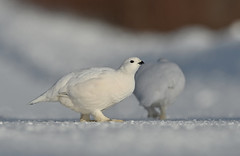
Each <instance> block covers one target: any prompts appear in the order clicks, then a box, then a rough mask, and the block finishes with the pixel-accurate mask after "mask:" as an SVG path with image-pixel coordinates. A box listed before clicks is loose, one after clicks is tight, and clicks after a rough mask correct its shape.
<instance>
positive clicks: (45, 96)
mask: <svg viewBox="0 0 240 156" xmlns="http://www.w3.org/2000/svg"><path fill="white" fill-rule="evenodd" d="M47 101H49V98H48V97H47V92H45V93H43V94H42V95H40V96H39V97H37V98H36V99H34V100H33V101H31V102H29V105H33V104H36V103H38V102H47Z"/></svg>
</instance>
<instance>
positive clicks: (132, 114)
mask: <svg viewBox="0 0 240 156" xmlns="http://www.w3.org/2000/svg"><path fill="white" fill-rule="evenodd" d="M239 23H240V22H237V21H236V22H235V23H233V24H232V25H231V26H229V27H227V28H225V29H220V30H217V31H212V30H209V29H208V28H205V27H201V26H189V27H184V28H181V29H178V30H175V31H172V32H170V33H153V32H145V33H134V32H130V31H124V30H123V29H120V28H117V27H113V26H111V25H108V24H106V23H102V22H100V21H96V20H91V19H88V18H84V17H79V16H74V15H71V14H66V13H59V12H58V13H54V12H46V11H44V10H43V9H39V8H36V7H29V6H25V5H20V4H18V3H16V2H13V1H9V0H1V1H0V73H1V76H0V84H1V89H0V99H1V102H0V116H1V117H4V118H27V119H43V118H44V119H46V118H51V119H72V118H74V119H75V118H76V119H78V118H79V114H78V113H75V112H73V111H71V110H69V109H68V108H65V107H64V106H62V105H61V104H59V103H41V104H38V105H34V106H29V105H27V104H28V102H29V101H31V100H32V99H34V98H35V97H37V96H39V95H40V94H41V93H42V92H44V91H45V90H47V89H48V88H49V87H51V85H53V84H54V83H55V82H56V81H57V80H58V79H59V78H60V77H61V76H63V75H65V74H67V73H69V72H71V71H76V70H79V69H82V68H86V67H95V66H96V67H102V66H108V67H112V68H118V66H120V64H121V63H122V61H123V60H124V59H126V58H128V57H131V56H138V57H140V58H141V59H142V60H144V61H145V62H149V61H155V60H157V59H158V58H160V57H161V58H162V57H163V58H167V59H169V60H171V61H173V62H176V63H177V64H178V65H179V66H180V67H181V68H182V70H183V72H184V73H185V76H186V88H185V90H184V92H183V94H181V95H180V97H179V98H178V99H177V101H176V102H175V103H174V104H173V105H171V106H169V107H168V109H167V115H168V118H170V119H176V118H210V117H211V118H219V117H221V118H239V117H240V114H239V112H240V103H239V101H240V96H239V93H240V82H239V79H240V70H239V69H240V52H239V51H240V24H239ZM104 113H105V114H106V115H107V116H109V117H113V118H122V119H145V118H147V112H146V111H145V110H144V109H143V108H142V107H140V106H139V105H138V101H137V100H136V98H135V97H134V95H132V96H130V97H129V98H127V99H125V100H124V101H122V102H121V103H119V104H117V105H115V106H114V107H112V108H110V109H108V110H106V111H105V112H104Z"/></svg>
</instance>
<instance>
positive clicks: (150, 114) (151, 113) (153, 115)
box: [145, 106, 159, 118]
mask: <svg viewBox="0 0 240 156" xmlns="http://www.w3.org/2000/svg"><path fill="white" fill-rule="evenodd" d="M145 109H146V110H147V111H148V118H157V117H158V116H159V113H158V112H157V111H156V109H155V108H154V107H152V106H150V107H145Z"/></svg>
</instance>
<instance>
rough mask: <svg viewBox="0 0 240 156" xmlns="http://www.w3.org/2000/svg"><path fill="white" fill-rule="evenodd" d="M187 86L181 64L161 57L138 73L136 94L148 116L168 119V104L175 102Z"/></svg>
mask: <svg viewBox="0 0 240 156" xmlns="http://www.w3.org/2000/svg"><path fill="white" fill-rule="evenodd" d="M184 86H185V77H184V74H183V72H182V70H181V69H180V68H179V66H178V65H177V64H175V63H173V62H170V61H168V60H166V59H159V60H158V61H157V62H152V63H148V64H145V65H144V66H142V67H141V68H140V69H139V70H138V72H137V74H136V88H135V91H134V94H135V96H136V97H137V99H138V100H139V103H140V105H142V106H143V107H144V108H145V109H146V110H147V111H148V117H151V118H160V119H161V120H163V119H166V106H167V105H169V104H171V103H173V102H174V101H175V99H176V97H177V96H178V95H179V94H180V93H181V92H182V90H183V89H184Z"/></svg>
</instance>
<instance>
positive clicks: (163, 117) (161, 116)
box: [159, 105, 166, 120]
mask: <svg viewBox="0 0 240 156" xmlns="http://www.w3.org/2000/svg"><path fill="white" fill-rule="evenodd" d="M159 108H160V112H161V114H160V116H159V118H160V120H165V119H166V106H165V105H160V107H159Z"/></svg>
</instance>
